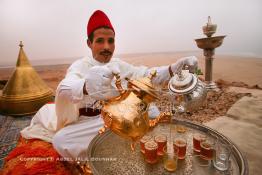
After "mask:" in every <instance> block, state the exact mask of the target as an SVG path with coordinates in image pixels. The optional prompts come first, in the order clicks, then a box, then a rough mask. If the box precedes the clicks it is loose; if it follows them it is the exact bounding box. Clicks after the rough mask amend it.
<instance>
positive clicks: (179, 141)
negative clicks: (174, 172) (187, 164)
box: [173, 137, 187, 159]
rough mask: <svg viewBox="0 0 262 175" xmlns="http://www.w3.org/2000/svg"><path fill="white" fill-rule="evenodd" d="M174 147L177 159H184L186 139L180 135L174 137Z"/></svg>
mask: <svg viewBox="0 0 262 175" xmlns="http://www.w3.org/2000/svg"><path fill="white" fill-rule="evenodd" d="M173 147H174V149H178V159H185V157H186V147H187V141H186V139H184V138H182V137H180V138H175V139H174V142H173Z"/></svg>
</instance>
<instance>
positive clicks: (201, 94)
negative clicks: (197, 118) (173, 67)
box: [168, 70, 207, 112]
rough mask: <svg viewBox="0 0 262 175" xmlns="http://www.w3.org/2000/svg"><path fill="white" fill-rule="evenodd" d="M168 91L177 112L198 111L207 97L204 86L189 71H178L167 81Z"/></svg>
mask: <svg viewBox="0 0 262 175" xmlns="http://www.w3.org/2000/svg"><path fill="white" fill-rule="evenodd" d="M168 90H169V98H170V100H171V101H172V102H174V106H175V109H176V111H177V112H186V111H190V112H191V111H194V110H196V109H198V108H199V107H200V106H201V105H202V104H203V102H204V101H205V99H206V96H207V90H206V88H205V84H204V83H203V82H202V81H201V80H200V79H199V78H198V77H197V75H195V74H193V73H190V72H189V70H179V71H178V72H177V73H176V74H175V75H174V76H173V77H172V78H171V79H170V80H169V83H168Z"/></svg>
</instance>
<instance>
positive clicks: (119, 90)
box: [113, 73, 125, 95]
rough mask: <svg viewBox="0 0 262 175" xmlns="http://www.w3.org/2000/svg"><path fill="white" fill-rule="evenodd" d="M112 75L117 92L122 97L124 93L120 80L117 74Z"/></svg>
mask: <svg viewBox="0 0 262 175" xmlns="http://www.w3.org/2000/svg"><path fill="white" fill-rule="evenodd" d="M113 75H114V76H115V77H116V83H115V84H116V87H117V89H118V92H119V93H120V95H123V94H124V93H125V90H124V89H123V87H122V85H121V79H120V75H119V73H117V74H115V73H113Z"/></svg>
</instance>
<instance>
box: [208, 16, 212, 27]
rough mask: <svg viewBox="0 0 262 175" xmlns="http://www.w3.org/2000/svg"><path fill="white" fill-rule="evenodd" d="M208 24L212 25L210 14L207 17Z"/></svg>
mask: <svg viewBox="0 0 262 175" xmlns="http://www.w3.org/2000/svg"><path fill="white" fill-rule="evenodd" d="M207 25H212V22H211V17H210V16H208V18H207Z"/></svg>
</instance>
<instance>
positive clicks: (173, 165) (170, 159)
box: [163, 147, 178, 172]
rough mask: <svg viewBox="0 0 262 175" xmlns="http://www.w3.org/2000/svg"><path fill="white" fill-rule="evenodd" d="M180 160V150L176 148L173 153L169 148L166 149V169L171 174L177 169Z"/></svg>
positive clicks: (164, 159) (164, 158) (164, 160)
mask: <svg viewBox="0 0 262 175" xmlns="http://www.w3.org/2000/svg"><path fill="white" fill-rule="evenodd" d="M177 160H178V149H177V148H174V149H173V151H171V150H168V149H167V147H165V148H164V157H163V162H164V168H165V169H166V170H167V171H169V172H174V171H176V169H177Z"/></svg>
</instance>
